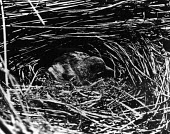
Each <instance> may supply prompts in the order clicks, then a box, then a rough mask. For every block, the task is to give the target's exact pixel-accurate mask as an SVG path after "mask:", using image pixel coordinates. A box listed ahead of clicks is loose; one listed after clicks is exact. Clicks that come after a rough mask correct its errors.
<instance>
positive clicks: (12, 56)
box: [0, 0, 170, 134]
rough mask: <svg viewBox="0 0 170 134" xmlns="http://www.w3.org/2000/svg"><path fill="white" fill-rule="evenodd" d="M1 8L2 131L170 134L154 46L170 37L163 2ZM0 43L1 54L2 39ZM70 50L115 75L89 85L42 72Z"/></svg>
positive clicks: (163, 55) (161, 64)
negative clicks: (85, 55)
mask: <svg viewBox="0 0 170 134" xmlns="http://www.w3.org/2000/svg"><path fill="white" fill-rule="evenodd" d="M2 7H3V8H4V13H5V18H3V16H2V18H3V19H5V22H6V31H7V34H6V36H5V37H6V38H7V41H6V44H7V50H8V51H7V53H6V54H7V55H8V68H10V71H11V73H8V77H9V83H10V84H9V86H6V85H5V84H4V82H1V86H0V91H1V98H0V99H1V103H0V106H1V108H0V124H1V125H0V128H1V129H0V133H2V134H5V133H6V134H17V133H24V134H25V133H35V134H37V133H39V134H45V133H49V134H50V133H62V134H69V133H70V134H73V133H75V134H76V133H77V134H78V133H107V134H112V133H134V134H135V133H137V134H138V133H147V134H148V133H156V134H159V133H162V134H164V133H168V132H169V131H170V130H169V128H170V126H169V94H170V93H169V77H170V73H169V72H170V71H169V66H170V65H169V61H170V59H169V52H167V51H164V50H163V45H162V44H161V41H160V40H161V39H162V38H164V37H166V38H168V37H169V19H168V18H169V13H168V8H169V5H168V4H165V3H163V1H156V0H155V1H149V0H144V1H137V0H136V1H123V0H116V1H110V0H108V1H107V2H106V3H99V2H97V1H95V0H94V1H93V0H92V1H91V0H87V1H83V0H81V1H79V0H74V1H71V0H70V1H65V0H62V1H45V0H40V1H37V0H35V1H20V0H16V1H13V2H11V1H3V6H2ZM2 18H1V19H2ZM0 23H1V22H0ZM1 25H3V24H1ZM0 30H1V31H3V30H4V28H2V27H1V29H0ZM0 41H1V44H2V45H1V46H0V50H1V54H3V53H4V51H3V50H4V45H5V43H3V41H4V39H3V37H1V38H0ZM164 45H165V44H164ZM73 50H80V51H84V52H86V53H88V54H90V55H97V56H101V57H102V58H103V59H104V60H105V61H106V64H108V65H109V66H110V67H112V68H113V69H114V71H115V73H114V75H113V77H112V78H107V79H102V78H99V79H98V80H96V82H94V83H91V84H90V85H89V86H75V85H73V83H71V82H66V83H60V82H56V81H55V80H53V79H51V78H50V77H49V75H48V73H47V72H46V71H45V70H46V67H48V66H49V65H50V62H51V61H52V60H53V59H54V58H55V57H56V56H60V55H61V54H62V53H63V52H65V51H66V52H69V51H73ZM2 59H4V56H2ZM1 61H2V68H1V74H2V75H3V74H4V72H7V71H6V70H5V68H4V67H3V66H4V65H5V62H3V60H1ZM12 74H14V75H15V76H17V77H16V79H17V81H18V82H17V81H16V80H15V79H14V77H13V75H12ZM2 81H3V80H2ZM18 83H19V84H18Z"/></svg>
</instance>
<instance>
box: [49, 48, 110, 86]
mask: <svg viewBox="0 0 170 134" xmlns="http://www.w3.org/2000/svg"><path fill="white" fill-rule="evenodd" d="M48 71H49V72H50V73H51V74H52V75H53V76H54V78H55V79H56V80H58V81H71V80H74V81H76V83H81V84H83V83H85V82H87V81H88V82H90V81H93V80H95V79H97V77H98V76H99V75H100V74H101V73H103V72H105V71H113V70H112V69H111V68H109V67H107V66H106V64H105V62H104V61H103V59H102V58H100V57H96V56H89V55H88V54H86V53H83V52H78V51H75V52H70V53H66V54H63V55H62V56H61V57H58V58H56V59H55V60H54V63H53V64H52V66H51V67H50V68H49V69H48Z"/></svg>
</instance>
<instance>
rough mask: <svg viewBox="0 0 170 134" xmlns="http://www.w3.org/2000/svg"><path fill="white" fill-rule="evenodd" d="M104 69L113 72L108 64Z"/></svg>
mask: <svg viewBox="0 0 170 134" xmlns="http://www.w3.org/2000/svg"><path fill="white" fill-rule="evenodd" d="M105 69H106V71H110V72H114V70H113V69H112V68H110V67H108V66H106V68H105Z"/></svg>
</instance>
